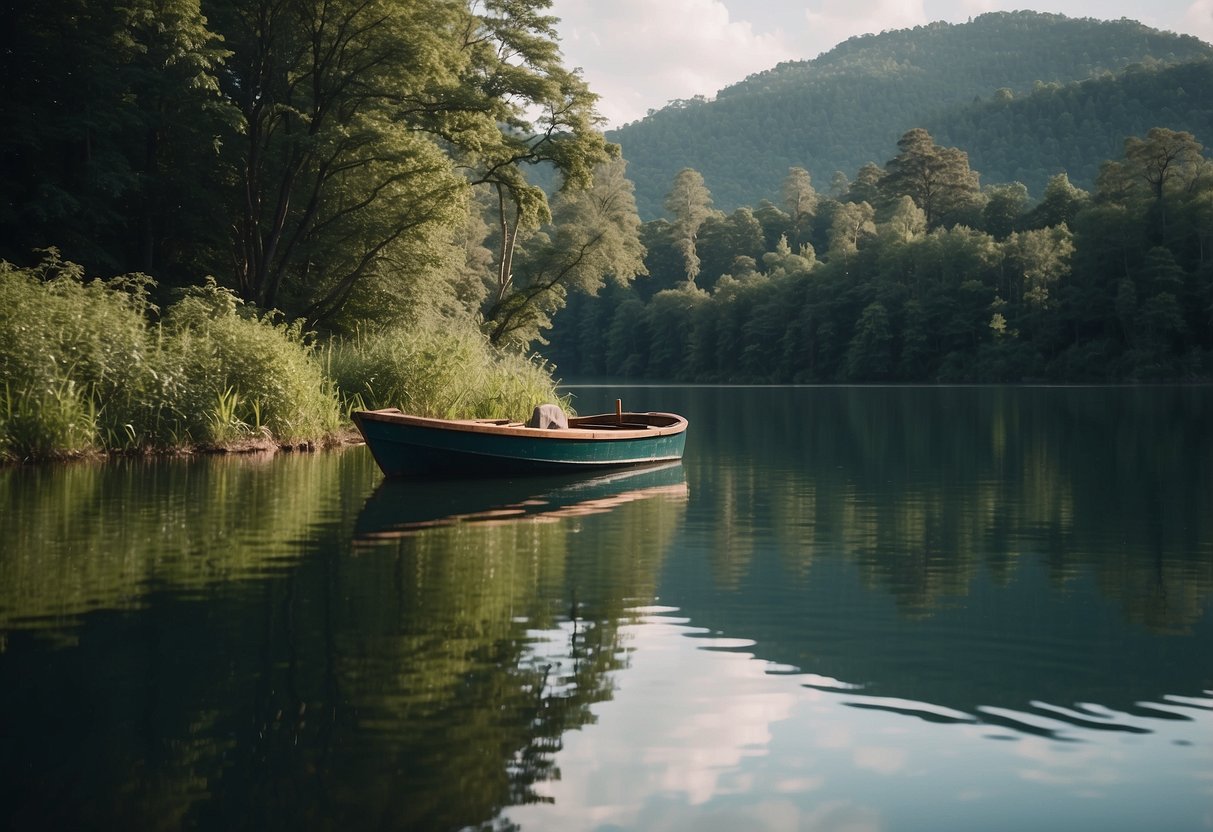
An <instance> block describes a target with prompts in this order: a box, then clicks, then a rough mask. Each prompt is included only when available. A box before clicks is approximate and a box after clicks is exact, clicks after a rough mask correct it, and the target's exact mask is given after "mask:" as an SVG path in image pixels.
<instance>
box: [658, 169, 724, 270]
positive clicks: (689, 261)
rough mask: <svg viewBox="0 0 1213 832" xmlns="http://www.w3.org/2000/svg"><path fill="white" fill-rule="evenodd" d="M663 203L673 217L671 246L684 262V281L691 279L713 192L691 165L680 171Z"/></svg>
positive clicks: (697, 268)
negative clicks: (699, 238) (700, 234)
mask: <svg viewBox="0 0 1213 832" xmlns="http://www.w3.org/2000/svg"><path fill="white" fill-rule="evenodd" d="M665 207H666V210H667V211H669V213H670V215H671V216H672V217H673V218H674V223H673V226H672V228H671V238H672V240H673V242H674V248H675V249H676V250H677V251H678V252H679V254H681V255H682V257H683V260H684V262H685V264H686V278H687V282H688V283H694V282H695V278H696V277H698V276H699V270H700V265H701V263H700V259H699V255H698V253H697V251H696V241H697V239H698V236H699V229H700V228H701V227H702V226H703V224H704V222H706V221H707V219H708V218H709V217H711V216H712V214H713V211H712V194H711V192H709V191H708V188H707V186H706V185H705V184H704V181H703V175H702V174H700V173H699V171H697V170H693V169H691V168H685V169H684V170H682V171H681V172H679V174H678V176H676V177H675V178H674V186H673V187H672V188H671V189H670V193H669V194H668V195H667V196H666V200H665Z"/></svg>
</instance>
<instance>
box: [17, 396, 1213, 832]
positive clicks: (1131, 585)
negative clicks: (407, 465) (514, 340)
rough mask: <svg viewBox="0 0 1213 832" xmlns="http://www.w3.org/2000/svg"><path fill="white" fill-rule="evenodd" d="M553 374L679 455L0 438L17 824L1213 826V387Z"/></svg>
mask: <svg viewBox="0 0 1213 832" xmlns="http://www.w3.org/2000/svg"><path fill="white" fill-rule="evenodd" d="M573 392H574V393H575V394H576V396H577V400H576V406H577V408H578V410H579V411H580V412H582V413H589V412H601V411H607V410H613V408H614V400H615V398H616V397H617V396H622V397H623V400H624V405H625V407H627V408H629V409H634V410H648V409H663V410H674V411H676V412H680V413H683V414H685V415H687V416H688V417H689V418H690V420H691V427H690V432H689V434H688V440H687V455H686V459H685V461H684V462H683V463H682V464H681V465H675V466H667V467H664V468H658V469H652V470H645V471H640V472H636V473H632V474H624V475H612V476H608V477H599V478H594V479H588V480H587V479H585V478H580V479H578V478H551V479H541V480H514V481H501V482H476V483H431V484H413V483H384V482H382V478H381V477H380V475H379V472H378V470H377V469H376V468H375V467H374V464H373V462H372V461H371V460H370V456H369V454H368V453H367V452H366V450H365V448H361V447H355V448H350V449H348V450H344V451H340V452H331V453H320V454H308V455H290V454H285V455H279V456H276V457H271V458H206V459H198V460H152V461H148V460H131V461H119V462H114V463H108V464H72V465H62V466H45V467H36V468H9V469H4V470H0V829H6V830H8V829H12V830H44V829H125V830H143V829H154V830H161V829H163V830H170V829H205V830H232V829H288V828H289V829H293V830H299V829H340V830H345V829H415V830H461V829H482V828H483V829H494V830H506V829H521V830H560V832H567V831H568V830H603V831H604V832H605V830H612V832H614V831H615V830H662V831H663V832H664V831H665V830H720V831H721V832H726V831H731V830H779V831H780V832H782V831H783V830H788V831H789V832H791V830H797V831H799V830H847V831H848V832H855V831H856V830H890V832H892V831H893V830H933V831H938V830H1026V829H1035V830H1073V829H1088V828H1089V829H1098V830H1145V829H1150V830H1154V829H1157V830H1169V831H1170V832H1177V831H1178V832H1184V831H1185V830H1201V829H1213V611H1211V607H1213V604H1211V603H1210V599H1211V596H1213V389H1211V388H1207V387H1205V388H1162V387H1160V388H1081V389H1072V388H696V387H683V388H672V389H663V388H648V387H634V388H614V387H612V388H607V387H581V388H574V389H573Z"/></svg>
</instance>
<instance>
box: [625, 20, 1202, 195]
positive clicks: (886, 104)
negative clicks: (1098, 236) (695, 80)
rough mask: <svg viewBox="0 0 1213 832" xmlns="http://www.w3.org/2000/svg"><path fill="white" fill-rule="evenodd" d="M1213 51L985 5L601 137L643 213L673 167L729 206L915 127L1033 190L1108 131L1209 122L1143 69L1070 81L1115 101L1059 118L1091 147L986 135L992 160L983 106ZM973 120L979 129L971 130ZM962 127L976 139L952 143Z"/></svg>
mask: <svg viewBox="0 0 1213 832" xmlns="http://www.w3.org/2000/svg"><path fill="white" fill-rule="evenodd" d="M1209 57H1213V47H1210V46H1209V45H1208V44H1205V43H1203V42H1201V41H1200V40H1198V39H1196V38H1193V37H1190V36H1180V35H1175V34H1172V33H1167V32H1160V31H1157V30H1153V29H1150V28H1147V27H1145V26H1142V25H1141V24H1139V23H1136V22H1134V21H1129V20H1119V21H1097V20H1091V19H1071V18H1066V17H1063V16H1060V15H1051V14H1038V13H1035V12H1012V13H1002V12H999V13H991V14H985V15H981V16H980V17H977V18H975V19H974V20H973V21H971V22H969V23H965V24H957V25H954V24H947V23H933V24H930V25H928V26H920V27H915V28H914V29H906V30H900V31H893V32H886V33H883V34H880V35H866V36H863V37H857V38H852V39H850V40H848V41H846V42H845V43H843V44H841V45H839V46H838V47H836V48H835V49H833V50H831V51H830V52H827V53H825V54H823V55H821V56H820V57H818V58H816V59H814V60H811V61H803V62H792V63H785V64H781V65H780V66H778V67H775V68H774V69H772V70H770V71H768V72H764V73H759V74H757V75H753V76H751V77H749V78H747V79H746V80H744V81H742V82H740V83H738V84H735V85H733V86H731V87H728V88H726V89H724V90H722V91H721V92H720V93H719V94H718V95H717V97H716V99H715V100H714V101H705V100H692V101H681V102H673V103H671V104H670V105H669V106H667V107H666V108H664V109H662V110H660V111H658V112H655V113H652V114H651V115H649V116H648V117H647V118H645V119H643V120H641V121H639V122H635V123H633V124H630V125H627V126H625V127H623V128H621V129H619V130H616V131H613V132H611V133H608V138H610V139H611V140H612V141H616V142H619V143H620V144H621V145H622V147H623V154H624V157H625V158H626V159H627V160H628V162H629V172H630V175H631V177H632V178H633V180H634V181H635V182H636V185H637V187H636V199H637V204H638V206H639V208H640V212H641V216H642V217H643V218H645V219H652V218H654V217H657V216H660V215H661V213H662V209H661V204H662V199H663V197H664V192H665V189H666V188H667V187H668V183H669V182H670V181H672V179H673V177H674V175H675V174H677V173H678V171H679V170H681V169H682V168H685V167H691V168H694V169H696V170H698V171H699V172H700V173H702V174H703V177H704V179H705V181H706V182H707V184H708V187H709V188H710V189H711V191H712V195H713V197H714V199H715V201H716V204H717V207H719V208H723V209H725V210H732V209H733V208H736V207H738V206H741V205H752V204H755V203H757V202H758V201H759V200H761V199H763V198H771V197H772V196H773V195H775V194H776V193H777V192H778V188H779V183H780V179H781V177H782V176H783V175H784V173H785V172H786V171H787V169H788V168H789V167H793V166H799V167H803V168H805V169H806V170H808V171H809V173H810V174H811V175H812V177H813V179H814V181H815V182H816V183H818V185H819V186H821V187H823V188H824V187H825V186H826V185H828V184H829V183H830V182H831V180H832V178H833V176H834V174H835V172H836V171H843V172H851V171H855V170H857V169H858V168H859V167H861V166H862V165H863V164H865V163H867V162H876V163H878V164H882V163H883V162H884V161H885V160H887V159H888V158H889V155H888V154H889V148H890V147H892V146H893V145H894V144H895V143H896V141H897V137H898V136H900V135H901V134H902V133H904V132H905V131H906V130H908V129H910V128H912V127H917V126H926V127H928V128H930V129H932V130H933V131H935V132H938V134H939V136H940V137H941V138H942V136H944V135H947V136H948V141H949V143H954V144H957V145H959V146H961V147H962V148H963V149H965V150H967V151H969V152H970V154H972V155H973V157H974V159H975V160H976V159H977V158H981V159H982V160H983V162H985V161H989V162H991V164H990V165H988V166H985V167H982V168H981V170H982V172H983V175H984V176H985V177H986V181H989V182H998V181H1011V180H1012V179H1016V178H1018V179H1025V178H1026V179H1031V180H1032V185H1033V186H1036V185H1041V184H1043V180H1042V179H1041V176H1042V175H1043V176H1045V177H1047V176H1048V175H1051V174H1052V173H1056V172H1057V171H1059V170H1062V169H1067V170H1069V169H1070V168H1071V167H1073V168H1074V169H1073V170H1072V171H1071V175H1072V176H1073V177H1079V176H1081V175H1082V171H1085V170H1089V168H1090V166H1091V165H1093V164H1098V162H1099V161H1100V160H1102V159H1105V158H1107V157H1108V156H1109V155H1110V151H1109V149H1108V147H1107V142H1108V141H1109V137H1110V136H1111V137H1112V138H1111V139H1110V140H1111V141H1113V142H1119V141H1120V140H1121V139H1122V138H1123V136H1124V135H1126V134H1127V133H1128V132H1140V131H1141V130H1144V129H1145V128H1146V127H1149V126H1155V125H1162V126H1168V127H1172V128H1173V129H1180V130H1189V131H1196V132H1198V133H1201V132H1205V130H1204V128H1205V127H1206V126H1207V122H1199V121H1198V120H1199V119H1200V118H1202V117H1205V116H1202V115H1201V114H1200V113H1197V112H1192V113H1189V112H1188V109H1187V108H1185V107H1176V106H1175V105H1174V101H1173V99H1172V100H1158V99H1157V98H1156V97H1155V96H1153V95H1152V94H1151V93H1150V92H1149V90H1148V87H1149V85H1150V81H1149V78H1147V77H1140V78H1134V79H1133V83H1130V84H1128V85H1126V87H1125V88H1124V89H1123V90H1122V91H1121V92H1115V91H1112V90H1108V91H1106V92H1105V88H1079V89H1078V90H1077V91H1074V92H1070V93H1067V95H1068V96H1070V98H1069V101H1070V103H1073V102H1074V101H1075V100H1076V97H1081V96H1099V95H1106V96H1109V97H1112V98H1116V99H1117V102H1116V106H1118V107H1119V108H1120V109H1121V110H1123V112H1116V111H1114V112H1112V113H1111V114H1104V115H1101V116H1099V117H1095V116H1090V115H1089V112H1090V111H1091V110H1094V109H1098V108H1099V106H1100V105H1099V103H1096V102H1092V103H1091V104H1090V106H1089V107H1084V106H1079V107H1078V109H1077V110H1073V111H1071V112H1072V113H1074V117H1075V118H1076V123H1075V126H1074V128H1073V130H1069V128H1068V127H1066V126H1065V125H1063V126H1062V127H1061V128H1060V129H1061V130H1062V131H1063V133H1062V135H1067V134H1074V135H1080V136H1083V138H1084V139H1087V138H1088V137H1090V139H1089V141H1087V142H1086V143H1085V145H1084V147H1083V148H1082V150H1083V151H1087V150H1090V151H1092V152H1096V153H1097V154H1098V155H1096V156H1095V157H1094V158H1093V159H1086V160H1084V164H1083V165H1076V164H1073V162H1072V161H1069V163H1068V164H1063V161H1066V160H1063V158H1062V155H1061V154H1060V153H1059V152H1058V148H1054V147H1052V146H1051V145H1050V144H1049V143H1047V142H1031V141H1027V140H1026V139H1025V141H1026V142H1027V143H1026V144H1022V145H1021V147H1020V148H1019V151H1020V153H1019V154H1017V155H1014V156H1010V155H1008V152H1007V151H1006V150H1005V149H1003V150H1000V149H999V148H998V145H999V144H1001V143H1002V139H1003V138H1005V136H1003V135H999V136H992V138H993V139H994V140H995V141H994V143H993V144H992V146H991V148H990V150H989V157H988V158H987V157H986V156H983V155H981V153H979V152H978V150H977V149H976V146H975V144H976V143H977V142H979V140H980V139H982V138H983V136H984V137H986V138H990V137H991V135H990V133H989V129H988V125H987V124H986V122H985V121H984V116H985V115H986V112H987V109H988V108H991V107H997V106H1002V105H1005V104H1007V103H1008V102H1007V99H1008V98H1012V99H1020V98H1023V97H1024V96H1028V95H1029V94H1030V93H1032V91H1033V90H1034V89H1038V88H1040V87H1042V86H1044V87H1046V88H1047V89H1052V87H1051V86H1050V85H1058V86H1061V87H1064V86H1066V85H1068V84H1071V83H1073V82H1079V81H1084V80H1087V79H1092V78H1106V77H1107V76H1114V75H1117V74H1119V73H1121V72H1122V71H1123V70H1124V69H1125V67H1127V66H1130V65H1133V64H1141V65H1143V66H1149V67H1161V66H1167V65H1171V64H1175V63H1182V62H1188V61H1197V60H1202V59H1205V58H1209ZM1105 83H1110V81H1105ZM1184 89H1185V90H1186V91H1187V93H1188V94H1189V95H1193V96H1197V95H1201V94H1204V95H1207V94H1208V93H1207V92H1206V90H1207V89H1208V86H1207V85H1206V86H1205V88H1203V89H1200V88H1195V87H1194V88H1192V89H1189V88H1188V87H1186V86H1185V87H1184ZM1000 91H1001V92H1000ZM1058 94H1060V92H1059V93H1058ZM976 99H979V100H976ZM982 102H985V103H982ZM991 102H992V103H991ZM1012 103H1014V102H1012ZM1167 107H1170V108H1171V109H1172V110H1173V111H1175V115H1177V116H1178V117H1179V118H1178V120H1176V121H1174V123H1171V121H1170V120H1169V119H1168V118H1165V117H1164V116H1165V114H1164V113H1163V112H1162V111H1163V109H1165V108H1167ZM1038 113H1039V117H1040V118H1051V117H1053V116H1055V115H1056V114H1057V113H1056V110H1048V109H1047V108H1045V107H1043V105H1040V109H1032V108H1031V107H1027V106H1025V107H1024V108H1023V109H1018V110H1015V111H1014V115H1027V116H1033V117H1036V116H1037V115H1038ZM1011 115H1012V114H1008V117H1011ZM1185 118H1188V119H1191V120H1192V121H1191V122H1189V121H1185V120H1184V119H1185ZM1139 121H1143V124H1141V125H1139V124H1138V123H1137V122H1139ZM974 124H981V125H982V130H975V129H973V128H972V127H967V125H974ZM1101 126H1102V127H1106V128H1107V129H1105V130H1103V131H1102V132H1098V134H1097V138H1096V132H1095V128H1096V127H1101ZM1033 130H1036V131H1042V130H1049V131H1052V130H1053V127H1052V126H1051V125H1050V126H1048V127H1047V128H1046V127H1037V126H1033V125H1032V124H1030V123H1029V124H1024V125H1021V126H1019V127H1018V128H1017V131H1016V134H1015V135H1017V136H1025V134H1028V135H1034V134H1033V133H1032V131H1033ZM1064 131H1068V132H1064ZM962 136H963V138H964V139H966V140H973V141H974V143H975V144H974V145H972V146H971V145H969V144H967V143H966V142H963V141H961V138H962ZM1112 149H1113V150H1114V149H1115V148H1114V147H1113V148H1112ZM1050 153H1052V155H1050ZM1033 154H1036V155H1037V156H1038V157H1039V158H1036V156H1034V155H1033ZM1003 159H1006V161H1005V162H1003V161H1002V160H1003ZM1021 171H1022V175H1021V174H1020V173H1019V172H1021ZM1040 172H1043V174H1041V173H1040ZM1083 184H1089V183H1087V182H1083ZM1033 194H1034V195H1038V192H1037V191H1035V190H1034V191H1033Z"/></svg>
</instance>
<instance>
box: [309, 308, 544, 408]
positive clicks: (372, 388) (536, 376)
mask: <svg viewBox="0 0 1213 832" xmlns="http://www.w3.org/2000/svg"><path fill="white" fill-rule="evenodd" d="M325 362H326V366H327V369H328V372H329V373H330V374H331V376H332V378H333V380H334V382H335V383H336V385H337V387H338V389H339V390H340V391H341V395H342V397H343V399H344V400H345V401H346V402H347V405H355V404H356V405H357V406H358V407H362V408H383V407H398V408H400V409H402V410H405V411H407V412H409V413H415V414H418V415H423V416H437V417H443V418H452V417H463V418H478V419H497V418H512V419H520V418H525V417H527V416H529V415H530V413H531V410H532V409H533V408H534V407H535V405H537V404H542V403H544V402H558V403H561V404H562V405H565V406H566V407H567V405H568V400H567V397H562V396H560V395H559V394H558V393H557V392H556V389H555V386H554V384H553V382H552V379H551V376H550V374H549V368H548V367H546V366H545V365H544V364H542V363H541V362H538V361H535V360H533V359H530V358H526V357H523V356H521V355H519V354H517V353H499V352H497V351H495V350H493V349H492V348H491V347H490V346H489V345H488V343H487V342H486V341H485V340H484V338H483V337H482V336H481V335H480V333H478V332H477V331H476V330H475V329H474V328H472V327H471V326H470V325H469V326H468V327H467V328H466V329H464V330H453V329H446V330H437V329H435V330H416V329H412V328H409V329H400V328H397V329H389V330H381V331H369V330H368V331H362V332H358V333H355V334H354V335H352V336H350V337H348V338H344V339H340V340H338V341H335V342H334V343H333V344H332V345H330V347H329V348H328V349H327V350H326V355H325Z"/></svg>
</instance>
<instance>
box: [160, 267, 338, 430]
mask: <svg viewBox="0 0 1213 832" xmlns="http://www.w3.org/2000/svg"><path fill="white" fill-rule="evenodd" d="M164 330H165V333H166V335H167V338H168V340H169V343H170V344H171V347H170V348H171V350H172V351H173V353H174V355H175V362H174V363H175V366H174V371H175V373H174V374H175V375H177V376H179V378H180V384H179V385H177V386H176V389H175V391H174V395H173V407H174V410H175V412H176V413H177V414H179V416H180V419H181V424H182V427H183V428H184V430H185V431H186V432H187V433H188V434H189V435H190V436H191V437H192V438H193V439H194V440H195V441H198V442H201V443H203V444H210V445H222V444H224V443H227V442H231V441H233V440H237V439H240V438H242V437H243V436H268V437H272V438H273V439H275V440H276V441H278V442H282V443H289V444H294V443H299V442H309V441H313V440H315V439H317V438H319V437H323V436H327V435H329V434H332V433H334V432H335V431H336V430H337V429H338V428H339V427H340V424H341V415H340V410H339V407H338V401H337V398H336V395H335V390H334V387H333V385H332V383H331V382H330V381H329V380H328V379H327V378H326V377H325V375H324V370H323V368H322V366H321V365H320V363H319V362H318V361H317V359H316V356H315V352H314V349H313V347H312V346H311V345H309V344H308V343H307V342H306V341H305V339H304V337H303V333H302V331H301V329H300V327H299V325H297V324H294V325H287V324H284V323H280V322H278V321H276V320H275V319H274V317H273V316H272V315H257V314H255V313H254V312H253V311H252V310H250V309H249V308H248V307H246V306H245V305H244V304H242V303H241V302H240V301H238V300H237V299H236V297H235V296H234V295H232V294H231V293H230V292H228V291H227V290H225V289H221V288H219V287H217V286H216V285H215V284H214V282H213V281H211V282H208V283H207V284H206V285H205V286H202V287H198V288H195V289H191V290H189V291H188V292H187V293H186V296H185V297H184V298H183V299H182V300H181V301H179V302H178V303H176V304H174V305H173V306H171V307H169V309H168V310H167V312H166V313H165V316H164Z"/></svg>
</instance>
